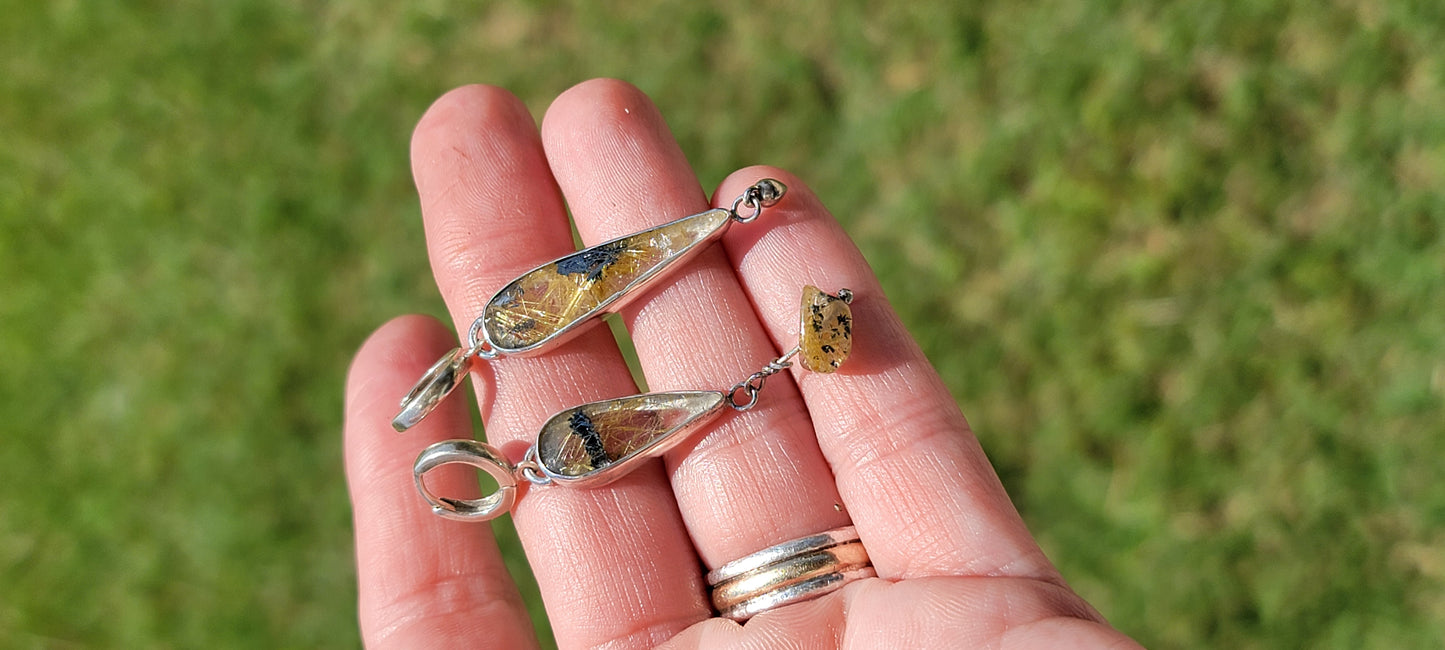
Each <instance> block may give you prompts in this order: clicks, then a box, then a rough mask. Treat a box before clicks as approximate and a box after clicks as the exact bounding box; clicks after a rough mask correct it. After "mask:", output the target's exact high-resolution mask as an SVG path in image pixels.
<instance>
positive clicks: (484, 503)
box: [411, 440, 517, 521]
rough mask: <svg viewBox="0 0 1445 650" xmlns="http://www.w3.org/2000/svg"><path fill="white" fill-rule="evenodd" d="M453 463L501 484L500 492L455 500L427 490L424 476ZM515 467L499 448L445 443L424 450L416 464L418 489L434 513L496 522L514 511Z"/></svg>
mask: <svg viewBox="0 0 1445 650" xmlns="http://www.w3.org/2000/svg"><path fill="white" fill-rule="evenodd" d="M450 463H459V464H462V465H467V466H469V467H475V468H477V469H479V470H482V471H484V472H486V473H487V474H490V475H491V476H492V478H494V479H496V481H497V491H496V492H493V493H491V494H489V495H486V496H484V497H481V498H479V499H453V498H450V497H443V496H437V495H436V494H433V493H432V491H431V490H429V489H427V487H426V482H425V481H423V480H422V476H423V475H425V474H426V473H427V472H430V471H431V470H433V469H436V468H438V467H441V466H442V465H447V464H450ZM514 471H515V468H513V467H512V464H511V463H510V462H507V458H506V457H505V456H503V455H502V452H501V451H500V450H498V449H497V448H496V447H493V446H491V445H488V444H486V443H481V442H477V441H475V440H445V441H442V442H438V443H436V444H434V445H432V446H430V447H427V448H426V449H424V450H422V452H421V455H419V456H417V457H416V463H415V464H414V465H412V471H411V473H412V477H413V478H414V479H415V480H416V489H417V491H419V492H421V495H422V497H424V498H425V499H426V501H427V503H429V504H431V509H432V512H434V513H436V514H437V515H438V516H440V517H442V518H445V519H452V520H455V521H486V520H489V519H496V518H497V517H499V516H501V515H502V513H504V512H508V511H510V510H511V509H512V504H513V503H515V502H516V500H517V479H516V477H515V476H514V474H513V473H514Z"/></svg>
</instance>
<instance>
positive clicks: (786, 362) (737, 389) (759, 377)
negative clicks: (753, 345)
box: [727, 346, 802, 411]
mask: <svg viewBox="0 0 1445 650" xmlns="http://www.w3.org/2000/svg"><path fill="white" fill-rule="evenodd" d="M801 349H802V348H801V347H798V346H794V347H793V349H791V350H788V352H787V354H784V355H783V356H781V357H778V358H776V359H773V360H772V361H769V362H768V365H766V366H763V368H762V369H761V370H759V371H757V372H755V373H753V374H751V375H748V378H747V379H744V380H742V381H740V382H738V383H737V384H735V385H733V387H732V389H731V390H729V391H728V399H727V402H728V406H731V407H733V410H736V411H746V410H748V409H750V408H752V407H754V406H757V404H758V393H761V392H762V391H763V383H764V382H766V381H767V379H768V377H771V376H773V375H776V374H778V373H780V372H782V371H784V370H787V369H788V368H789V367H791V366H792V365H793V364H792V361H791V360H792V358H793V357H795V356H797V355H798V352H799V351H800V350H801ZM739 393H743V394H745V395H746V396H747V401H746V402H739V401H738V394H739Z"/></svg>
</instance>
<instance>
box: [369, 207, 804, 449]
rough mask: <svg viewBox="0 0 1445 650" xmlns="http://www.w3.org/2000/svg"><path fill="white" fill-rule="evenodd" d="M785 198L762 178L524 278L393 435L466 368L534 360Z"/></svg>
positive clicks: (414, 397)
mask: <svg viewBox="0 0 1445 650" xmlns="http://www.w3.org/2000/svg"><path fill="white" fill-rule="evenodd" d="M786 192H787V187H786V186H784V185H783V184H782V183H779V182H778V181H775V180H773V179H770V178H765V179H763V180H760V181H758V182H757V183H754V184H753V185H752V186H751V187H749V188H748V189H747V191H745V192H743V194H742V195H741V196H739V197H738V198H737V199H736V200H734V201H733V203H732V207H731V208H728V209H726V210H724V209H721V208H718V209H713V210H708V211H706V212H702V213H698V214H695V215H692V216H688V217H683V218H681V219H678V220H676V221H673V222H671V223H666V224H663V225H660V226H657V227H654V228H649V229H647V230H644V231H642V232H638V233H634V234H631V235H627V236H625V237H619V238H617V239H614V240H612V241H609V242H604V243H601V244H598V245H596V246H592V247H590V248H586V249H583V250H580V251H577V252H576V253H572V254H570V255H567V256H565V257H562V258H560V259H557V260H554V261H552V262H548V263H546V264H543V265H541V266H539V267H537V268H535V269H532V270H531V271H528V272H526V273H523V274H522V275H521V277H518V278H517V279H516V280H513V281H512V282H510V283H508V284H507V285H506V286H504V287H502V289H501V290H500V291H498V292H497V293H496V294H495V295H493V296H492V298H491V300H489V301H487V305H486V307H484V308H483V309H482V315H481V316H479V317H478V318H477V319H476V321H475V322H473V323H472V326H471V330H470V333H469V334H468V337H467V346H466V347H465V348H460V347H459V348H456V349H454V350H452V351H451V352H448V353H447V354H446V356H444V357H442V358H441V359H440V360H439V361H437V362H436V364H435V365H433V366H432V367H431V369H429V370H427V372H426V374H424V375H422V378H421V380H420V381H418V382H417V384H416V386H414V387H413V388H412V389H411V391H410V392H408V393H407V394H406V397H403V398H402V400H401V411H400V412H399V413H397V415H396V417H395V418H394V419H393V420H392V422H391V425H392V426H393V427H395V428H396V430H397V431H405V430H407V429H409V428H411V427H413V426H415V425H416V423H418V422H420V421H421V420H422V418H425V417H426V416H427V414H428V413H430V412H431V411H432V410H433V409H435V408H436V405H437V404H439V403H441V401H442V399H444V398H445V397H446V396H447V395H448V394H450V393H451V392H452V390H454V389H456V387H457V386H458V385H460V384H461V382H462V379H464V378H466V376H467V375H468V374H469V373H470V372H471V369H472V368H473V364H476V363H478V362H479V361H489V360H491V359H495V358H497V357H501V356H521V355H527V354H532V353H536V352H539V351H541V350H543V349H545V348H549V347H551V346H554V345H556V344H559V343H562V342H563V341H566V340H567V339H569V338H571V337H572V336H574V335H576V334H577V333H579V332H580V331H581V330H582V327H583V326H584V325H585V324H587V323H591V322H595V320H596V319H597V317H599V316H602V315H604V314H609V313H613V312H616V311H618V310H620V309H621V308H622V307H623V306H625V305H626V304H627V303H628V302H629V301H630V300H631V299H632V298H635V297H637V295H639V294H640V293H642V291H643V290H644V289H646V288H647V287H648V286H649V285H650V284H651V283H652V282H653V281H655V280H657V279H658V278H661V277H663V275H664V274H665V273H667V272H668V270H669V269H672V268H674V267H677V266H679V265H680V263H681V262H683V261H686V260H687V259H689V258H691V257H693V256H694V255H696V254H697V253H698V252H700V251H701V250H702V249H703V248H704V247H705V246H706V245H707V243H708V242H711V241H714V240H716V239H718V238H720V237H722V235H723V233H725V232H727V230H728V227H729V226H730V225H732V224H733V223H734V222H737V223H749V222H751V221H753V220H754V219H757V218H758V216H759V215H761V214H762V213H763V210H764V209H766V208H769V207H772V206H773V205H775V204H777V202H778V201H779V200H781V199H782V198H783V194H785V193H786Z"/></svg>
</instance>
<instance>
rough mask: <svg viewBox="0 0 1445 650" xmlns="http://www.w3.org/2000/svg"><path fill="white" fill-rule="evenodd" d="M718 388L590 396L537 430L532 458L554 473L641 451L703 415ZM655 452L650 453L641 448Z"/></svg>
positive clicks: (714, 405) (716, 403) (711, 408)
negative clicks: (606, 397) (594, 399)
mask: <svg viewBox="0 0 1445 650" xmlns="http://www.w3.org/2000/svg"><path fill="white" fill-rule="evenodd" d="M722 403H723V394H722V393H719V392H716V391H677V392H672V393H648V394H645V395H633V396H631V397H621V398H618V399H611V400H606V401H602V402H592V403H590V404H583V405H582V406H578V407H574V408H570V409H567V410H565V411H562V412H560V413H557V414H556V415H553V416H552V418H551V419H550V420H548V421H547V424H545V425H543V426H542V432H541V433H540V434H538V436H537V459H538V460H539V461H541V464H542V466H543V467H545V468H546V469H547V471H548V472H549V473H551V474H553V475H555V476H562V477H578V476H582V475H584V474H589V473H592V472H596V471H598V470H601V469H603V468H605V467H608V466H610V465H614V464H617V463H620V462H622V461H625V460H627V459H629V458H631V457H633V456H636V455H639V454H646V452H647V451H648V450H649V449H650V448H652V447H653V443H655V442H659V441H662V440H663V439H665V438H668V437H669V436H671V435H673V434H674V433H677V432H678V431H680V430H682V429H685V428H689V425H699V424H702V423H703V422H705V421H706V419H703V416H706V415H709V414H712V413H716V412H718V411H719V409H720V407H721V406H722ZM646 455H649V456H651V455H655V454H646Z"/></svg>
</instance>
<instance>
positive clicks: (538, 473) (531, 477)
mask: <svg viewBox="0 0 1445 650" xmlns="http://www.w3.org/2000/svg"><path fill="white" fill-rule="evenodd" d="M513 473H514V474H516V475H517V476H520V477H522V478H523V479H526V480H527V482H528V483H531V484H532V485H551V484H552V477H550V476H547V474H546V473H544V472H543V471H542V465H541V463H539V462H537V445H532V446H531V447H528V448H527V453H526V455H525V456H523V457H522V462H520V463H517V467H516V469H515V471H514V472H513Z"/></svg>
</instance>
